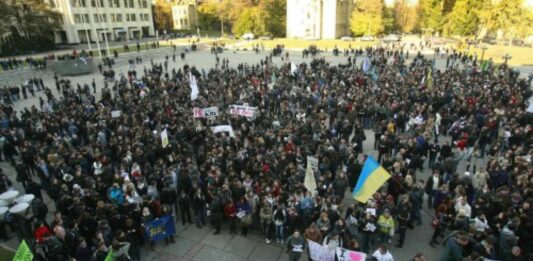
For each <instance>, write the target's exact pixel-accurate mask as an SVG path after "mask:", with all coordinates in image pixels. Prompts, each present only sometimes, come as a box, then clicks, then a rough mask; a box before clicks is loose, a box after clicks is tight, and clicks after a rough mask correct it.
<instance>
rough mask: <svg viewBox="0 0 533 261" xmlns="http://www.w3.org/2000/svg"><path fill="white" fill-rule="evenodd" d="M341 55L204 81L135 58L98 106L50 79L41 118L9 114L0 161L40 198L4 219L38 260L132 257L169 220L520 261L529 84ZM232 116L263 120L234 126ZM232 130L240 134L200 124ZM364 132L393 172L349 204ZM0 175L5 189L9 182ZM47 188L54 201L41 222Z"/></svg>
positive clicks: (376, 53) (457, 59)
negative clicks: (417, 239)
mask: <svg viewBox="0 0 533 261" xmlns="http://www.w3.org/2000/svg"><path fill="white" fill-rule="evenodd" d="M350 53H351V54H350V55H349V58H348V62H347V63H344V64H340V65H338V66H333V65H330V64H329V63H328V62H327V61H325V60H323V59H313V60H312V61H311V62H310V63H302V64H299V65H297V66H296V67H294V66H291V63H286V64H285V65H283V66H280V67H277V66H274V65H273V63H272V56H271V55H270V56H267V57H265V58H264V59H263V60H261V62H260V63H259V64H255V65H247V64H239V65H238V66H236V67H235V68H231V67H229V61H227V60H225V59H224V60H223V62H222V64H220V63H219V62H218V61H219V59H218V58H217V66H216V68H213V69H211V70H209V71H208V72H205V71H203V72H202V73H200V72H199V71H198V70H197V69H196V68H194V67H189V66H184V67H183V68H182V69H179V70H178V71H175V70H171V71H170V72H169V71H168V70H166V66H164V67H165V68H164V67H163V65H162V64H154V63H152V66H151V67H150V68H148V69H145V70H144V71H139V72H138V71H136V69H135V64H133V66H132V67H131V68H130V73H128V75H118V77H116V78H115V77H113V78H115V79H116V81H109V82H107V83H106V84H105V86H104V87H103V88H102V96H101V99H97V98H96V97H95V94H94V92H91V88H89V86H88V85H87V86H84V87H82V86H80V85H78V86H77V88H76V87H75V86H74V84H75V83H72V82H70V81H69V80H63V79H56V82H57V83H56V86H58V87H57V88H58V92H59V93H60V95H59V96H54V95H50V96H49V97H48V99H47V100H42V101H41V107H40V108H38V107H32V108H27V109H24V110H22V111H20V112H19V113H16V112H15V111H14V110H13V108H12V107H11V106H8V105H4V106H3V110H2V117H1V118H2V122H3V123H4V124H2V138H1V140H0V143H1V146H2V154H3V159H5V160H8V161H9V162H11V164H12V166H13V167H14V168H15V169H16V171H17V181H18V182H21V183H22V184H23V185H24V188H25V190H26V193H32V194H34V195H35V196H36V199H35V200H34V201H33V202H32V210H33V214H34V218H33V219H31V220H29V221H28V222H29V223H30V224H29V225H28V226H30V227H28V228H25V227H23V226H24V225H21V224H22V223H20V222H15V221H12V222H11V223H7V222H6V221H4V223H3V224H2V229H5V227H4V226H5V225H7V224H10V225H11V226H12V229H14V230H15V231H17V235H18V236H19V239H22V238H25V239H26V241H28V242H31V245H32V246H33V248H34V250H35V251H36V253H38V255H37V256H38V258H39V259H40V260H67V259H68V258H75V259H76V260H104V259H105V257H106V256H107V253H108V252H109V250H110V249H113V254H114V257H115V259H116V260H130V259H131V260H140V257H141V250H142V247H141V246H142V245H148V247H149V246H150V245H153V244H155V243H154V242H150V241H149V240H146V238H145V237H144V235H143V226H144V224H146V223H147V222H150V221H152V220H154V219H157V218H160V217H163V216H166V215H172V214H174V218H175V219H176V221H177V222H182V223H183V224H184V225H185V224H187V223H193V222H194V224H195V225H196V226H198V227H202V226H206V225H207V224H209V223H210V224H211V225H212V226H213V227H214V229H215V232H214V233H215V234H218V233H221V230H222V224H227V225H228V228H229V233H237V232H240V233H241V234H242V235H244V236H246V235H247V234H248V232H249V231H250V230H254V231H258V232H260V233H262V234H264V236H265V241H266V243H268V244H270V243H271V242H272V241H274V240H276V242H277V243H278V244H283V245H284V247H286V249H287V251H288V252H289V254H290V258H291V260H299V259H300V256H301V254H302V252H303V251H307V250H304V249H306V241H305V239H307V240H312V241H315V242H317V243H320V244H323V245H325V246H328V247H331V248H332V249H333V248H335V247H343V248H346V249H349V250H355V251H361V252H365V253H368V254H369V256H370V257H371V258H374V260H380V261H384V260H393V257H392V253H390V252H389V251H388V248H390V246H391V245H392V244H394V245H396V247H402V246H403V244H404V241H405V237H406V233H409V232H408V231H409V230H410V229H413V228H414V227H415V226H425V227H427V228H428V229H430V228H431V227H432V228H433V229H434V234H433V237H432V238H431V242H429V243H430V244H431V245H432V246H435V244H437V243H439V244H443V245H444V250H443V253H442V256H441V259H440V260H442V261H448V260H449V261H452V260H463V258H465V259H466V260H483V258H489V259H495V260H516V261H518V260H531V255H532V252H531V251H532V249H533V247H532V246H531V241H532V240H531V233H530V232H531V231H533V230H532V226H533V222H532V220H531V216H532V214H533V213H532V209H531V207H530V205H531V201H532V197H531V196H532V195H531V177H532V168H531V154H532V152H533V151H532V150H531V141H532V138H531V137H532V136H531V125H530V124H531V122H532V121H531V116H532V115H531V114H530V113H526V112H525V108H526V101H527V99H528V98H529V97H530V96H531V90H530V84H531V82H530V81H529V82H528V81H526V80H524V79H520V78H519V77H518V73H517V72H515V71H513V70H511V69H510V68H507V67H506V66H504V65H503V66H494V65H491V66H488V68H483V70H482V69H481V66H480V64H481V63H480V62H479V61H478V60H477V58H476V57H472V56H466V55H462V54H460V53H451V54H449V55H448V56H447V62H446V68H437V67H435V64H434V61H433V60H430V59H427V58H425V57H424V56H422V55H416V56H415V57H414V58H413V59H410V61H409V62H407V61H406V59H405V58H406V57H405V54H404V53H403V52H401V51H397V50H391V49H383V48H377V49H365V50H356V51H355V50H354V51H352V52H350ZM355 53H357V54H358V56H354V55H353V54H355ZM215 55H217V52H215ZM286 58H287V60H288V59H289V56H288V55H287V56H286ZM361 59H363V60H365V61H364V62H361ZM356 61H358V63H356ZM361 64H363V65H361ZM193 77H194V78H195V79H196V81H197V83H198V86H199V95H198V98H197V99H196V100H194V101H191V99H190V97H191V96H190V93H191V88H190V87H189V86H190V85H191V78H193ZM93 88H94V87H93ZM45 89H47V88H46V86H45ZM50 93H51V92H50ZM232 104H240V105H248V106H253V107H257V108H258V110H257V113H256V115H255V116H254V117H252V118H248V117H240V116H233V115H229V114H228V113H227V108H228V106H229V105H232ZM211 106H217V107H218V108H219V109H220V112H221V113H220V114H219V115H218V116H217V117H215V118H193V116H192V109H193V108H194V107H198V108H205V107H211ZM117 110H120V111H121V114H120V116H119V117H112V113H111V112H112V111H117ZM228 124H229V125H231V126H232V128H233V130H234V132H233V133H213V131H212V130H211V128H210V127H212V126H216V125H228ZM165 130H166V132H167V133H168V137H169V145H168V146H167V147H165V148H163V146H162V142H161V136H160V134H161V133H162V132H163V131H165ZM367 135H374V138H375V143H374V144H373V146H374V150H377V152H378V157H377V160H378V161H379V162H380V163H381V164H382V166H383V167H384V168H385V169H387V170H388V171H389V172H390V174H391V175H392V178H390V179H389V180H388V181H387V183H386V184H385V185H384V186H383V187H382V188H381V189H380V190H379V191H378V192H376V193H375V195H374V196H373V198H372V199H371V200H370V201H369V202H365V203H359V202H354V203H351V204H348V205H347V204H346V200H344V201H343V199H345V195H346V193H347V192H349V191H350V190H352V189H353V188H354V187H355V184H356V182H357V180H358V177H359V174H360V173H361V170H362V164H363V162H364V160H365V159H366V157H367V155H368V154H372V152H373V151H372V150H370V151H365V150H364V149H363V143H364V141H365V140H366V139H367V138H368V137H367ZM307 156H314V157H316V158H317V159H318V160H319V166H318V169H319V170H318V171H317V172H315V173H314V174H315V179H316V183H317V188H318V189H317V191H308V190H307V189H306V188H305V187H304V182H303V181H304V176H305V169H306V158H307ZM461 164H462V165H465V166H466V169H463V168H461V167H460V166H462V165H461ZM428 168H429V169H430V170H431V173H432V174H431V176H430V177H428V178H427V179H424V178H422V177H421V176H422V174H421V173H422V171H423V170H424V169H428ZM0 175H2V176H1V178H0V193H2V192H4V191H6V190H7V189H8V188H10V187H11V181H9V180H8V179H7V177H6V176H5V174H0ZM37 180H38V181H37ZM42 191H44V193H46V194H47V195H48V196H49V197H50V198H51V199H52V200H53V201H54V203H55V207H56V212H55V213H53V221H52V222H48V221H49V220H47V219H46V216H47V209H46V205H44V204H43V202H42V195H41V193H42ZM425 194H426V195H427V200H426V199H425V198H426V197H425ZM346 198H348V197H346ZM424 201H426V203H424ZM424 205H426V206H427V208H426V207H424ZM424 211H425V212H427V213H428V214H429V215H431V216H434V218H433V220H432V222H431V224H425V223H424V224H423V223H422V212H424ZM13 218H14V219H17V217H13ZM4 232H5V231H4ZM0 234H2V235H7V233H0ZM173 242H174V239H173V237H168V238H166V239H165V243H166V244H169V243H173ZM376 249H377V250H376ZM414 254H415V253H413V255H414ZM413 260H425V258H424V257H423V255H422V254H417V255H416V256H415V257H414V258H413Z"/></svg>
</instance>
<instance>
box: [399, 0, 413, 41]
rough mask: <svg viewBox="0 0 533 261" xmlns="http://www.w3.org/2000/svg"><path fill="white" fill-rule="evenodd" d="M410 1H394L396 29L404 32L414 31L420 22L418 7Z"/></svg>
mask: <svg viewBox="0 0 533 261" xmlns="http://www.w3.org/2000/svg"><path fill="white" fill-rule="evenodd" d="M408 2H409V1H408V0H396V1H395V2H394V22H395V25H396V29H397V30H398V31H400V32H402V33H410V32H413V30H414V29H415V28H416V26H417V22H418V8H417V7H416V6H414V5H411V4H409V3H408Z"/></svg>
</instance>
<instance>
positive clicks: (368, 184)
mask: <svg viewBox="0 0 533 261" xmlns="http://www.w3.org/2000/svg"><path fill="white" fill-rule="evenodd" d="M390 177H391V175H390V174H389V172H387V171H386V170H385V169H384V168H383V167H382V166H381V165H379V163H378V162H376V160H374V159H373V158H372V157H370V156H369V157H368V158H367V159H366V161H365V165H364V166H363V171H361V176H359V180H358V181H357V185H355V189H354V190H353V193H352V196H353V198H354V199H355V200H357V201H359V202H362V203H366V202H367V201H368V199H369V198H371V197H372V195H374V193H376V191H377V190H378V189H379V188H380V187H381V185H383V183H385V181H387V180H388V179H389V178H390Z"/></svg>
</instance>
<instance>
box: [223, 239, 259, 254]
mask: <svg viewBox="0 0 533 261" xmlns="http://www.w3.org/2000/svg"><path fill="white" fill-rule="evenodd" d="M258 244H259V242H258V241H256V240H255V239H251V238H248V237H242V236H235V237H233V239H232V240H231V241H230V243H229V244H228V245H227V246H226V248H224V251H226V252H229V253H233V254H235V255H238V256H241V257H245V258H247V257H249V256H250V254H251V253H252V251H254V249H255V248H256V247H257V245H258Z"/></svg>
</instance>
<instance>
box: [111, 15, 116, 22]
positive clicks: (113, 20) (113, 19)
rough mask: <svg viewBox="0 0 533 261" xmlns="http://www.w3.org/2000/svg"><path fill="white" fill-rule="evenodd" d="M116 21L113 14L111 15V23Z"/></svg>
mask: <svg viewBox="0 0 533 261" xmlns="http://www.w3.org/2000/svg"><path fill="white" fill-rule="evenodd" d="M116 21H117V20H116V19H115V14H111V22H112V23H114V22H116Z"/></svg>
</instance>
